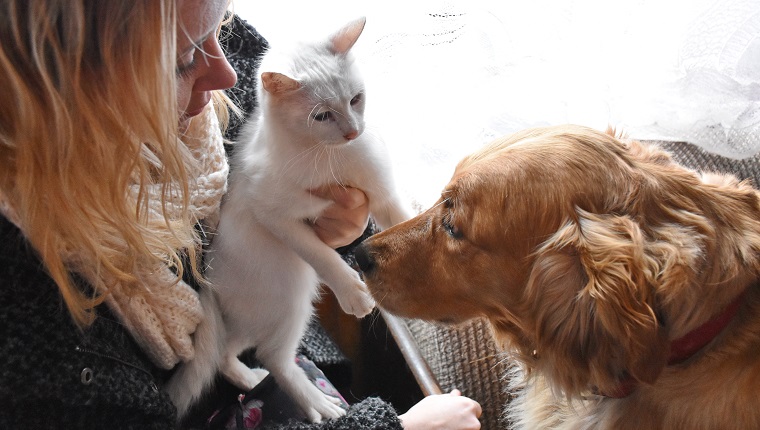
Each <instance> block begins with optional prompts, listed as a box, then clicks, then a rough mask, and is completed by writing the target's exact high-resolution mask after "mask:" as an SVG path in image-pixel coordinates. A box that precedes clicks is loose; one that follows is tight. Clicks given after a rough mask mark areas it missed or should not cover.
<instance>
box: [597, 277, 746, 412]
mask: <svg viewBox="0 0 760 430" xmlns="http://www.w3.org/2000/svg"><path fill="white" fill-rule="evenodd" d="M745 295H746V292H745V293H742V294H739V296H738V297H737V298H736V299H734V301H733V302H731V304H729V305H728V306H727V307H726V308H725V309H724V310H723V311H722V312H721V313H720V314H718V315H716V316H715V317H714V318H712V319H710V320H708V321H707V322H705V323H704V324H702V325H701V326H699V327H697V328H696V329H694V330H692V331H690V332H689V333H687V334H686V335H685V336H683V337H681V338H678V339H675V340H673V341H671V342H670V356H669V357H668V365H669V366H670V365H674V364H680V363H683V362H684V361H686V360H688V359H689V358H691V357H692V356H693V355H694V354H696V353H697V352H698V351H699V350H700V349H702V348H704V347H705V346H707V344H708V343H710V342H711V341H712V340H713V339H715V338H716V337H717V336H718V334H720V332H721V331H723V329H724V328H726V326H728V324H729V323H730V322H731V320H733V319H734V317H735V316H736V313H737V312H738V311H739V307H740V306H741V304H742V302H743V301H744V296H745ZM637 386H638V381H637V380H636V379H634V378H633V377H631V376H626V377H625V378H623V379H622V380H621V381H620V382H619V384H618V386H617V387H615V389H614V390H612V391H611V392H607V393H600V392H597V391H596V390H594V392H595V393H596V394H599V395H602V396H605V397H611V398H615V399H620V398H623V397H627V396H629V395H630V394H631V393H632V392H633V391H634V390H636V387H637Z"/></svg>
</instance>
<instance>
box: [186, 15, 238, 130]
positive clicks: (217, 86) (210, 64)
mask: <svg viewBox="0 0 760 430" xmlns="http://www.w3.org/2000/svg"><path fill="white" fill-rule="evenodd" d="M227 4H228V1H227V0H178V1H177V8H178V16H179V23H178V27H177V106H178V107H179V113H180V119H179V129H180V132H184V131H185V130H186V129H187V126H188V124H189V121H190V118H192V117H194V116H195V115H198V114H199V113H201V111H203V108H204V107H205V106H206V105H207V104H208V103H209V101H210V100H211V91H213V90H223V89H227V88H230V87H232V86H233V85H235V81H236V80H237V75H236V74H235V71H234V70H233V69H232V66H230V63H228V62H227V59H226V58H225V57H224V53H223V52H222V49H221V47H220V46H219V41H218V39H217V37H216V31H217V29H218V28H219V23H221V21H222V19H223V18H224V13H225V11H226V10H227Z"/></svg>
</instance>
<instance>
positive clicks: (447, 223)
mask: <svg viewBox="0 0 760 430" xmlns="http://www.w3.org/2000/svg"><path fill="white" fill-rule="evenodd" d="M441 225H442V226H443V229H444V230H445V231H446V233H447V234H448V235H449V236H451V237H452V238H454V239H461V238H462V231H461V230H459V229H458V228H456V226H455V225H454V223H453V222H452V220H451V215H450V214H447V215H446V216H444V217H443V220H442V222H441Z"/></svg>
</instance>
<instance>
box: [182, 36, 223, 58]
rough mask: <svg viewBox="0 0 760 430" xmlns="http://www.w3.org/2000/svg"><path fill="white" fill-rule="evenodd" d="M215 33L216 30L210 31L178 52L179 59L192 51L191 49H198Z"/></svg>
mask: <svg viewBox="0 0 760 430" xmlns="http://www.w3.org/2000/svg"><path fill="white" fill-rule="evenodd" d="M214 33H216V30H211V31H209V32H208V33H206V34H205V35H203V36H202V37H201V38H200V39H198V40H196V41H195V42H192V43H191V44H190V46H188V47H187V48H186V49H185V50H184V51H182V52H180V54H179V57H181V56H183V55H185V54H187V53H188V52H190V51H192V50H193V49H196V48H200V47H201V45H203V42H205V41H206V40H207V39H208V38H209V36H211V35H212V34H214Z"/></svg>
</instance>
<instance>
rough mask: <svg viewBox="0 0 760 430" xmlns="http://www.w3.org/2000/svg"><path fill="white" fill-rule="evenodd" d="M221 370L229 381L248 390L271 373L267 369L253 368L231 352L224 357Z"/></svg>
mask: <svg viewBox="0 0 760 430" xmlns="http://www.w3.org/2000/svg"><path fill="white" fill-rule="evenodd" d="M220 370H221V372H222V374H223V375H224V377H225V378H226V379H227V381H229V382H230V383H231V384H233V385H234V386H236V387H238V388H239V389H241V390H243V391H246V392H247V391H251V390H252V389H253V387H255V386H256V385H258V384H259V382H261V381H262V380H263V379H264V378H266V376H267V375H268V374H269V372H267V371H266V370H265V369H260V368H256V369H251V368H250V367H248V366H246V365H245V364H243V362H241V361H240V360H238V358H237V357H236V356H235V355H231V354H230V355H227V356H226V357H225V358H224V362H223V363H222V366H221V369H220Z"/></svg>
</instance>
